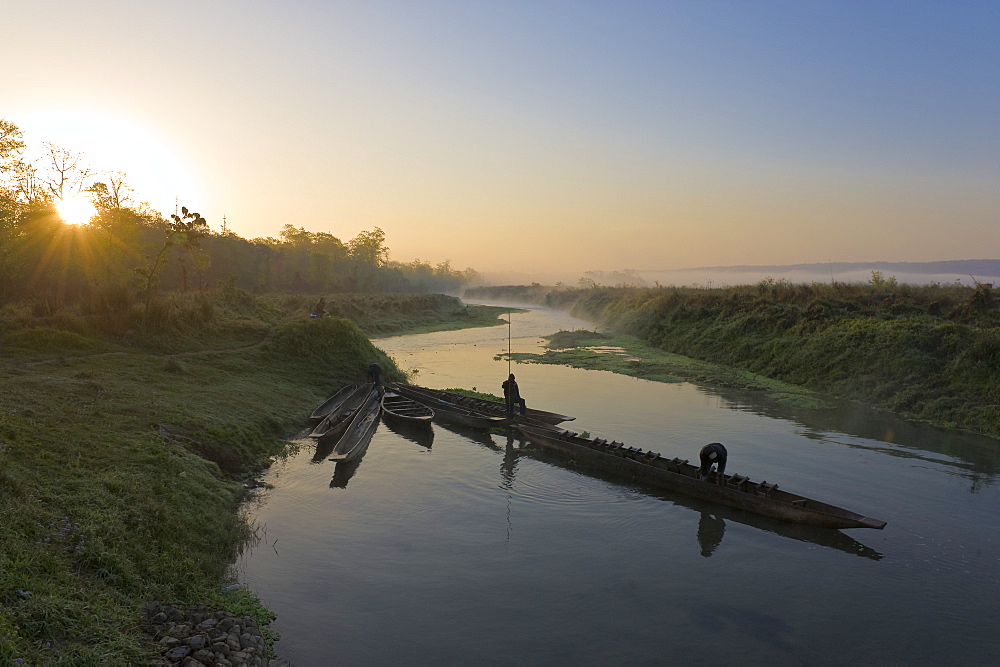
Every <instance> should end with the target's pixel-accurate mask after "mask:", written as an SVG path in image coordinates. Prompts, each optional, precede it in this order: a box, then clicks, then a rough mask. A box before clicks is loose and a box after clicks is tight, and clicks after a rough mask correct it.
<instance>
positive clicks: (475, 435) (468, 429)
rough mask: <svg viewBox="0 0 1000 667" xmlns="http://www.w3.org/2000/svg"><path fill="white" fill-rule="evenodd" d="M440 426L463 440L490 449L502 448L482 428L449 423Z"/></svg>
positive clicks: (442, 423)
mask: <svg viewBox="0 0 1000 667" xmlns="http://www.w3.org/2000/svg"><path fill="white" fill-rule="evenodd" d="M435 415H437V413H435ZM439 426H441V428H443V429H444V430H446V431H451V432H452V433H455V434H456V435H460V436H462V437H463V438H466V439H468V440H471V441H472V442H475V443H477V444H480V445H483V446H484V447H488V448H489V449H500V447H499V446H498V445H497V444H496V443H495V442H493V436H491V435H490V434H489V432H488V431H484V430H483V429H481V428H476V427H472V426H466V425H464V424H456V423H448V422H441V423H440V424H439Z"/></svg>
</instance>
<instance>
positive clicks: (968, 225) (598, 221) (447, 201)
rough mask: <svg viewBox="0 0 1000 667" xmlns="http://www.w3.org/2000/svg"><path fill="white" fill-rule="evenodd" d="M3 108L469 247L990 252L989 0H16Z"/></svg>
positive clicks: (998, 32)
mask: <svg viewBox="0 0 1000 667" xmlns="http://www.w3.org/2000/svg"><path fill="white" fill-rule="evenodd" d="M3 22H4V24H5V25H6V29H5V30H4V31H3V34H4V36H3V41H2V42H0V52H2V54H3V58H2V62H3V65H2V67H0V117H6V118H8V119H9V120H12V121H14V122H15V123H17V124H18V125H19V126H21V127H22V129H24V130H25V131H26V137H25V138H26V139H27V141H28V142H29V144H32V145H36V146H38V145H40V144H41V142H43V141H53V142H55V143H57V144H59V145H62V146H64V147H66V148H72V149H76V150H83V151H85V152H86V153H87V155H88V157H89V158H90V161H91V163H92V164H93V165H94V166H95V167H98V168H106V169H116V170H121V171H125V172H127V173H128V174H129V175H130V178H131V180H132V182H133V185H134V186H135V188H136V190H137V198H138V199H142V200H148V201H149V202H150V203H151V204H153V206H154V207H155V208H157V209H158V210H160V211H162V212H163V213H170V212H172V211H173V205H174V196H175V195H177V196H179V198H180V202H181V204H185V205H187V206H189V207H190V208H194V209H196V210H198V211H200V212H201V213H202V214H203V215H204V216H206V217H207V218H208V220H209V223H210V224H211V225H212V227H213V228H215V229H219V228H220V226H221V223H222V216H223V215H225V216H226V217H227V220H228V224H229V227H230V228H231V229H232V230H233V231H235V232H236V233H238V234H240V235H241V236H244V237H247V238H254V237H258V236H274V237H276V236H277V235H278V232H279V231H280V229H281V227H282V226H283V225H284V224H286V223H291V224H293V225H295V226H297V227H305V228H306V229H308V230H310V231H324V232H330V233H332V234H333V235H335V236H337V237H339V238H341V239H342V240H345V241H346V240H349V239H350V238H352V237H354V236H355V235H356V234H357V233H358V232H359V231H361V230H368V229H372V228H373V227H376V226H377V227H381V228H382V229H383V230H385V232H386V234H387V237H388V244H389V247H390V250H391V257H392V259H397V260H401V261H409V260H412V259H414V258H419V259H422V260H425V261H430V262H432V263H437V262H440V261H442V260H445V259H449V260H451V262H452V265H453V266H455V267H456V268H464V267H466V266H472V267H474V268H476V269H478V270H480V271H486V272H490V271H495V270H498V269H500V268H503V267H506V268H509V269H511V270H514V271H523V272H530V271H535V270H539V271H541V270H546V271H548V270H549V269H558V270H565V271H570V272H572V271H577V272H582V271H584V270H589V269H602V270H614V269H623V268H632V269H654V268H655V269H677V268H685V267H693V266H706V265H707V266H711V265H731V264H792V263H808V262H827V261H870V260H882V261H923V260H941V259H966V258H981V257H997V256H1000V215H998V214H1000V122H998V121H1000V1H997V0H989V1H986V2H966V1H962V0H942V1H940V2H921V1H919V0H907V1H900V2H894V1H881V0H868V1H861V0H833V1H830V2H817V1H811V0H788V1H785V2H778V1H770V0H769V1H754V0H732V1H728V2H719V1H713V0H690V1H670V0H661V1H659V2H636V1H627V0H614V1H611V0H608V1H604V2H594V1H583V0H578V1H575V2H562V1H560V2H549V1H545V0H531V1H526V2H521V1H512V0H492V1H485V0H475V1H473V0H469V1H462V2H458V1H453V2H440V1H435V0H409V1H384V0H364V1H360V0H359V1H353V2H339V1H336V0H322V1H321V0H315V1H310V2H306V1H301V0H282V1H281V2H278V1H271V2H261V1H253V0H241V1H239V2H228V1H226V2H218V1H213V0H197V1H190V0H172V1H171V2H149V1H144V0H127V1H124V0H123V1H115V0H90V1H88V2H75V1H72V2H71V1H69V0H63V1H62V2H55V1H51V0H31V2H27V1H25V2H11V3H7V4H6V5H5V7H4V10H3Z"/></svg>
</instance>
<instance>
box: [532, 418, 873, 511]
mask: <svg viewBox="0 0 1000 667" xmlns="http://www.w3.org/2000/svg"><path fill="white" fill-rule="evenodd" d="M515 428H516V429H517V430H518V431H519V432H521V433H522V434H523V435H524V437H525V438H526V439H527V440H528V442H530V443H531V444H533V445H536V446H538V447H544V448H546V449H549V450H552V451H556V452H560V453H562V454H564V455H568V456H571V457H572V458H573V459H574V460H576V461H577V462H579V463H581V464H586V465H591V466H596V467H599V468H600V469H601V470H602V471H608V472H614V473H617V474H620V475H622V476H624V477H627V478H629V479H630V480H633V481H637V482H642V483H646V484H650V485H653V486H658V487H661V488H665V489H669V490H671V491H675V492H677V493H682V494H684V495H688V496H692V497H695V498H701V499H703V500H708V501H711V502H715V503H719V504H721V505H728V506H730V507H736V508H739V509H742V510H746V511H748V512H753V513H755V514H760V515H763V516H769V517H773V518H775V519H781V520H783V521H790V522H792V523H798V524H804V525H809V526H818V527H821V528H838V529H839V528H875V529H878V530H881V529H882V528H885V525H886V522H885V521H881V520H879V519H873V518H871V517H867V516H863V515H861V514H855V513H854V512H851V511H849V510H846V509H843V508H841V507H836V506H834V505H828V504H826V503H823V502H820V501H818V500H813V499H811V498H806V497H805V496H800V495H798V494H795V493H791V492H788V491H784V490H781V489H779V488H778V485H777V484H769V483H767V482H763V481H762V482H753V481H751V480H750V479H749V478H747V477H743V476H742V475H723V483H722V484H714V483H710V482H707V481H704V480H701V479H699V478H698V470H699V466H696V465H692V464H690V463H688V462H687V461H686V460H682V459H677V458H675V459H667V458H664V457H662V456H660V455H659V454H657V453H656V452H653V451H646V452H644V451H643V450H642V449H639V448H635V447H626V446H625V445H624V443H621V442H615V441H611V442H608V441H607V440H604V439H601V438H596V439H588V438H582V437H580V436H579V435H577V434H576V433H573V432H572V431H566V430H563V429H539V428H533V427H530V426H524V425H515Z"/></svg>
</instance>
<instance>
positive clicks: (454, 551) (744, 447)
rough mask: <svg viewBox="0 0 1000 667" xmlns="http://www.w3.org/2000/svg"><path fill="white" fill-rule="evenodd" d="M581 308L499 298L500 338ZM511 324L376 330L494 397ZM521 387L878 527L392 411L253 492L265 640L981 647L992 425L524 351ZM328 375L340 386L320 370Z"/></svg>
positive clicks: (809, 651)
mask: <svg viewBox="0 0 1000 667" xmlns="http://www.w3.org/2000/svg"><path fill="white" fill-rule="evenodd" d="M582 327H586V328H592V325H590V324H588V323H586V322H583V321H581V320H575V319H573V318H571V317H569V316H568V315H566V314H564V313H561V312H557V311H550V310H545V309H539V308H534V307H533V308H532V310H531V311H530V312H528V313H523V314H521V313H514V315H513V326H512V332H513V340H512V347H513V350H514V351H515V352H528V351H536V350H537V349H539V346H540V344H541V341H540V340H539V336H541V335H544V334H548V333H553V332H555V331H557V330H559V329H572V328H582ZM507 331H508V329H507V327H506V326H500V327H493V328H488V329H470V330H465V331H457V332H441V333H435V334H426V335H417V336H401V337H396V338H387V339H381V340H378V341H376V344H377V345H378V346H379V347H381V348H382V349H384V350H385V351H386V352H387V353H389V354H390V355H391V356H393V357H394V358H395V360H396V362H397V364H398V365H399V366H400V367H401V368H403V369H405V370H416V371H417V374H416V375H415V376H414V380H413V381H414V382H415V383H417V384H423V385H426V386H430V387H436V388H447V387H464V388H470V389H471V388H474V387H475V388H478V389H479V390H480V391H488V392H491V393H494V394H499V393H501V390H500V383H501V382H502V381H503V380H504V379H505V377H506V375H507V362H506V361H494V356H495V355H497V354H498V353H501V352H505V351H506V350H507V344H508V341H507ZM513 371H514V373H515V374H516V375H517V379H518V383H519V384H520V387H521V393H522V395H523V396H524V397H525V398H526V399H527V402H528V405H529V406H535V407H539V408H542V409H546V410H551V411H555V412H561V413H564V414H569V415H576V417H577V420H576V421H575V422H571V423H569V424H566V426H570V427H572V428H573V429H574V430H578V431H583V430H587V431H589V432H590V433H591V434H592V435H594V436H602V437H607V438H615V439H617V440H620V441H624V442H625V443H626V444H628V445H632V446H639V447H642V448H644V449H654V450H656V451H658V452H660V453H661V454H664V455H669V456H680V457H682V458H689V459H691V460H696V459H697V453H698V449H699V448H700V447H701V446H702V445H703V444H705V443H708V442H712V441H721V442H723V443H725V445H726V446H727V448H728V449H729V466H728V470H729V471H732V472H737V473H740V474H744V475H750V476H751V477H752V478H753V479H756V480H760V479H766V480H768V481H772V482H777V483H779V484H780V486H781V487H782V488H786V489H788V490H790V491H796V492H800V493H803V494H804V495H808V496H811V497H814V498H816V499H819V500H824V501H827V502H831V503H833V504H835V505H841V506H843V507H846V508H848V509H851V510H853V511H856V512H859V513H861V514H867V515H869V516H873V517H877V518H879V519H883V520H885V521H888V526H887V527H886V528H885V530H883V531H874V530H865V529H862V530H851V531H830V530H823V529H813V528H804V527H797V526H791V525H787V524H783V523H780V522H776V521H770V520H765V519H761V518H756V517H754V516H753V515H748V514H745V513H742V512H740V511H738V510H732V509H727V508H724V507H719V506H715V505H712V504H708V503H705V502H700V501H697V500H693V499H689V498H687V497H684V496H676V495H672V494H669V493H665V492H661V491H656V490H650V489H648V488H642V487H637V486H634V485H630V484H627V483H626V484H623V483H620V482H619V481H616V480H614V479H612V478H607V479H605V478H601V477H600V476H594V475H592V474H585V473H582V472H580V471H577V470H575V469H573V468H572V467H569V466H567V464H566V463H565V462H564V461H562V460H560V459H554V458H552V457H550V456H546V455H543V454H539V453H537V452H535V451H533V450H531V449H528V448H524V449H521V443H519V442H518V441H517V440H514V441H512V442H508V439H507V438H506V437H503V436H498V435H494V436H489V435H485V434H482V433H478V432H475V431H470V432H458V431H455V430H449V429H448V428H445V427H442V426H440V425H438V424H434V425H433V431H432V433H430V434H425V435H422V436H421V435H415V434H412V433H405V432H399V431H398V430H393V429H392V428H390V427H389V425H387V424H385V423H383V424H382V425H380V426H379V430H378V431H377V433H376V434H375V436H374V438H373V439H372V442H371V445H370V446H369V448H368V451H367V453H366V454H365V456H364V458H363V459H362V460H361V461H360V463H358V464H356V465H354V466H352V467H351V468H350V469H339V470H338V469H336V467H335V464H333V463H331V462H329V461H327V460H326V459H325V457H319V461H318V462H317V461H315V460H314V458H315V457H314V454H315V453H316V452H315V448H313V447H311V445H310V443H309V441H308V439H305V438H303V439H301V440H299V442H301V443H302V444H303V445H305V446H304V447H303V448H302V450H301V451H300V453H299V454H297V455H295V456H293V457H290V458H289V459H287V460H285V461H283V462H280V463H277V464H275V465H274V466H273V467H272V469H271V471H270V472H269V474H268V475H267V477H266V481H268V482H270V483H271V484H273V485H274V488H273V489H271V490H269V491H267V492H265V493H264V494H263V495H262V496H261V497H260V499H259V500H258V501H257V502H256V503H255V504H253V505H252V506H251V507H250V510H251V512H252V514H253V516H254V518H255V520H256V522H257V523H258V525H259V526H260V536H261V539H260V542H259V543H258V544H257V545H256V546H255V547H254V548H253V549H252V550H251V551H249V552H248V553H247V554H246V555H245V556H244V558H243V559H242V560H241V562H240V563H239V568H240V575H241V578H242V580H243V581H244V582H245V583H246V585H248V586H249V587H250V588H251V589H252V590H254V591H255V592H257V593H258V594H259V595H260V596H261V598H262V599H263V600H264V601H265V602H266V604H267V605H268V606H269V607H270V608H271V609H273V610H274V611H276V612H277V613H278V615H279V616H278V620H277V621H276V622H275V624H274V627H275V628H276V629H277V630H278V631H279V632H281V634H282V639H281V641H280V642H278V644H277V645H276V646H277V650H278V654H279V656H280V657H281V658H283V659H285V660H287V661H290V662H291V663H293V664H295V665H300V666H312V665H334V664H336V665H362V664H392V663H398V664H428V665H429V664H435V665H440V664H452V665H455V664H496V665H510V664H517V665H548V664H574V665H575V664H594V665H596V664H609V663H617V664H622V663H627V664H642V663H646V664H657V663H660V664H662V663H668V664H679V663H683V664H715V663H742V664H747V663H751V664H752V663H775V664H843V663H846V662H863V663H882V664H885V663H896V664H902V663H905V664H985V663H993V662H994V661H995V660H996V659H997V658H996V652H997V649H998V647H1000V639H998V637H997V623H998V621H1000V484H998V474H1000V453H998V452H1000V442H997V441H994V440H988V439H983V438H976V437H971V436H968V435H964V434H959V433H954V432H950V431H944V430H938V429H932V428H928V427H925V426H916V425H913V424H908V423H906V422H902V421H899V420H894V419H891V418H886V417H882V416H878V415H873V414H871V413H868V412H866V411H863V410H859V409H844V408H841V409H831V410H828V411H824V412H820V413H817V412H803V411H796V410H793V409H789V408H786V407H782V406H780V405H774V404H769V403H768V402H767V401H766V400H762V399H760V398H759V397H755V396H753V395H748V394H745V393H732V392H715V391H707V390H704V389H699V388H697V387H694V386H692V385H689V384H675V385H669V384H658V383H653V382H648V381H644V380H637V379H634V378H629V377H624V376H620V375H614V374H611V373H607V372H602V371H584V370H578V369H571V368H562V367H557V366H540V365H527V364H524V365H514V367H513ZM330 389H331V393H332V390H334V389H335V388H334V387H331V388H330Z"/></svg>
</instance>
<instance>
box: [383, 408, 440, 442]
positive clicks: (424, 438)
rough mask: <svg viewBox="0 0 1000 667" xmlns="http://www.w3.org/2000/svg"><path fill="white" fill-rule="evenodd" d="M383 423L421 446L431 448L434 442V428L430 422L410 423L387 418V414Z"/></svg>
mask: <svg viewBox="0 0 1000 667" xmlns="http://www.w3.org/2000/svg"><path fill="white" fill-rule="evenodd" d="M382 423H383V424H385V427H386V428H387V429H389V430H390V431H392V432H393V433H395V434H396V435H398V436H399V437H401V438H403V439H404V440H409V441H410V442H413V443H416V444H418V445H420V446H421V447H424V448H426V449H430V448H431V445H433V444H434V429H433V428H431V425H430V424H410V423H408V422H402V421H399V420H395V419H387V418H386V417H385V415H383V417H382Z"/></svg>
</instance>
